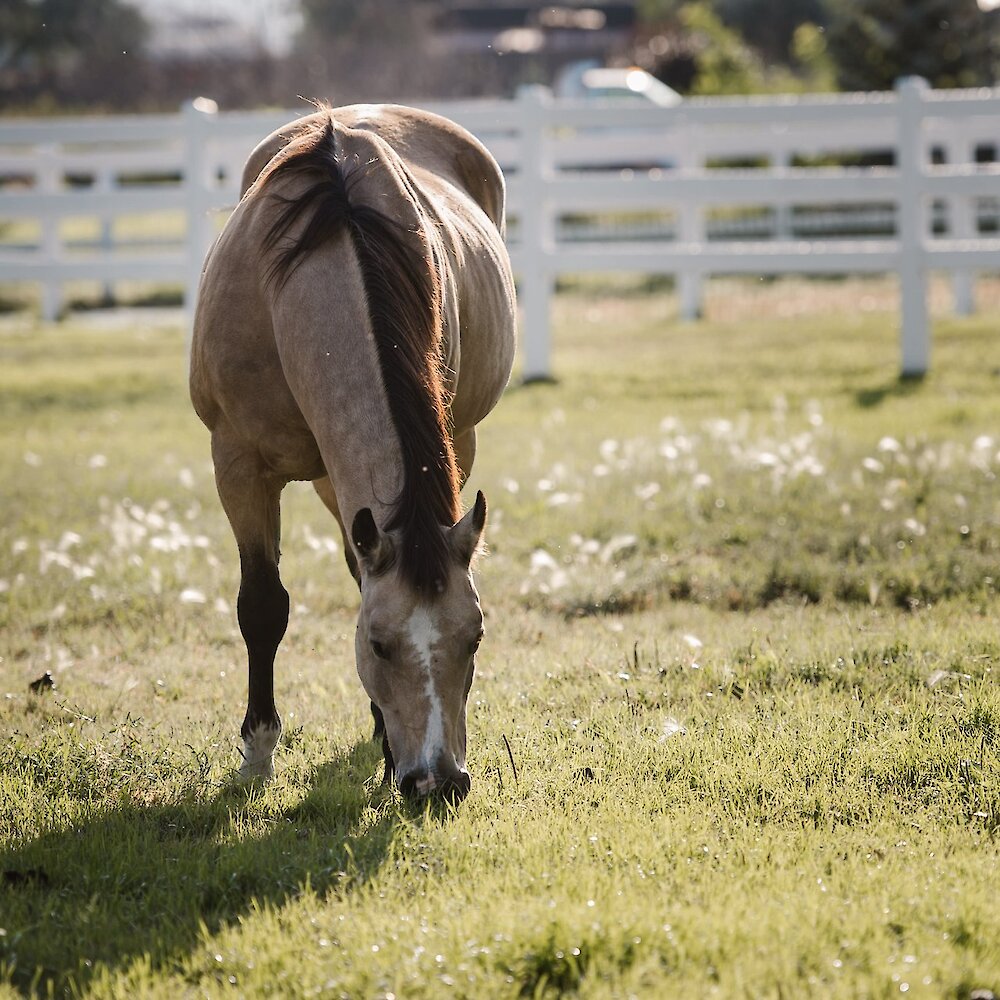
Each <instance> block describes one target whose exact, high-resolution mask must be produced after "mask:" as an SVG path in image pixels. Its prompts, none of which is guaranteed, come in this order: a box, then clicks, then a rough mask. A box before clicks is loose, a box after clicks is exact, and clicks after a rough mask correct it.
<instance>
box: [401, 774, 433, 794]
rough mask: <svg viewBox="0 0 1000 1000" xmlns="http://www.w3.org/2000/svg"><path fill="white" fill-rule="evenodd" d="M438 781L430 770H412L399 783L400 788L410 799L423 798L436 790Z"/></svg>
mask: <svg viewBox="0 0 1000 1000" xmlns="http://www.w3.org/2000/svg"><path fill="white" fill-rule="evenodd" d="M435 784H436V782H435V781H434V775H433V774H431V773H430V771H411V772H410V773H409V774H407V775H405V776H404V777H403V779H402V780H401V781H400V783H399V790H400V791H401V792H402V793H403V795H405V796H406V798H408V799H416V798H423V796H425V795H427V794H428V793H429V792H431V791H433V790H434V786H435Z"/></svg>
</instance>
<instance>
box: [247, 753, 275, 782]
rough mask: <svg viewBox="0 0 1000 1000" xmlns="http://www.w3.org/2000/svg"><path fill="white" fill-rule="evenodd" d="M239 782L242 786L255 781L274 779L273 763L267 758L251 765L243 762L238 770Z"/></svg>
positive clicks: (248, 762)
mask: <svg viewBox="0 0 1000 1000" xmlns="http://www.w3.org/2000/svg"><path fill="white" fill-rule="evenodd" d="M239 776H240V781H241V782H243V783H244V784H252V783H253V782H256V781H270V780H271V779H272V778H273V777H274V761H273V760H272V759H271V758H270V757H267V758H265V759H264V760H258V761H254V762H253V763H251V762H250V761H246V760H245V761H243V763H242V764H241V765H240V770H239Z"/></svg>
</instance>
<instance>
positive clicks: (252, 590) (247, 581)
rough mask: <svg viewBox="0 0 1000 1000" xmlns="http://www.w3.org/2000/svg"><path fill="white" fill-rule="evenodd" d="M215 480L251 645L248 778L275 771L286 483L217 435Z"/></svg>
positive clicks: (244, 731)
mask: <svg viewBox="0 0 1000 1000" xmlns="http://www.w3.org/2000/svg"><path fill="white" fill-rule="evenodd" d="M212 450H213V457H214V458H215V468H216V483H217V485H218V489H219V497H220V498H221V500H222V506H223V508H224V509H225V511H226V515H227V517H228V518H229V523H230V525H231V526H232V529H233V534H234V535H235V537H236V544H237V547H238V548H239V553H240V592H239V597H238V599H237V604H236V613H237V618H238V620H239V623H240V631H241V632H242V633H243V640H244V642H245V643H246V647H247V659H248V674H249V676H248V681H249V682H248V697H247V710H246V715H245V716H244V719H243V725H242V726H241V727H240V735H241V736H242V737H243V748H242V751H241V752H242V754H243V762H242V764H241V765H240V777H241V778H243V779H244V780H252V779H254V778H271V777H273V776H274V762H273V755H274V748H275V746H277V743H278V738H279V737H280V736H281V718H280V717H279V715H278V712H277V709H276V708H275V704H274V657H275V653H276V652H277V650H278V645H279V644H280V642H281V640H282V638H283V636H284V634H285V629H286V628H287V627H288V592H287V591H286V590H285V588H284V587H283V586H282V584H281V577H280V576H279V574H278V559H279V537H280V533H281V514H280V508H279V500H280V496H281V490H282V487H283V486H284V483H283V482H280V481H278V480H275V479H273V478H271V477H268V476H267V475H266V474H262V470H261V468H260V463H259V461H257V460H256V458H255V457H254V456H250V455H247V456H244V455H236V456H235V457H234V456H233V455H232V454H231V453H227V449H225V448H224V447H223V446H222V445H221V444H217V443H216V441H215V440H213V449H212Z"/></svg>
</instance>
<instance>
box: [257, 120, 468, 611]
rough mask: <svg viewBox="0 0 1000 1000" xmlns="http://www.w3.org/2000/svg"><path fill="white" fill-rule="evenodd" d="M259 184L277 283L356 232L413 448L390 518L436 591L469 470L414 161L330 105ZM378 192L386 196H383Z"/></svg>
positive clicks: (377, 335)
mask: <svg viewBox="0 0 1000 1000" xmlns="http://www.w3.org/2000/svg"><path fill="white" fill-rule="evenodd" d="M293 176H294V177H298V178H301V179H302V180H304V181H306V184H305V186H304V187H303V186H300V185H296V186H295V187H294V188H292V190H293V191H294V192H295V193H294V195H289V194H285V193H283V192H284V190H285V189H287V187H288V186H287V185H284V184H282V185H279V184H277V183H276V182H278V181H279V179H281V178H289V177H293ZM279 188H280V190H279ZM257 191H258V192H259V196H262V197H270V198H273V199H274V200H275V201H276V202H277V205H278V211H277V214H276V216H275V218H274V220H273V222H272V224H271V225H270V228H269V229H268V230H267V232H266V235H265V238H264V253H265V260H267V259H268V258H269V262H268V263H267V266H266V269H265V280H266V281H267V283H268V284H270V285H271V286H273V287H274V288H275V289H276V290H277V291H280V289H281V287H282V286H283V285H284V284H285V282H287V280H288V278H289V277H290V276H291V274H292V273H293V272H294V270H295V268H296V267H297V266H298V265H299V264H300V263H301V261H302V260H303V259H304V258H305V257H306V256H307V255H308V254H309V253H310V252H311V251H313V250H315V249H317V248H318V247H320V246H322V245H323V244H325V243H326V242H328V241H330V240H332V239H334V238H335V237H337V236H339V235H340V234H342V233H344V232H346V233H348V234H349V236H350V240H351V244H352V246H353V249H354V253H355V255H356V257H357V260H358V263H359V265H360V269H361V274H362V278H363V282H364V288H365V293H366V298H367V303H366V304H365V305H364V306H363V308H367V312H368V317H369V321H370V325H371V329H372V333H373V336H374V339H375V344H376V349H377V355H378V359H379V367H380V369H381V375H382V383H383V385H384V387H385V394H386V398H387V402H388V405H389V410H390V413H391V416H392V422H393V426H394V427H395V430H396V433H397V437H398V439H399V442H400V446H401V450H402V460H403V470H402V471H403V477H402V478H403V486H402V490H401V493H400V496H399V497H397V498H396V500H395V502H394V503H393V504H392V514H391V517H390V519H389V521H388V523H387V524H385V525H383V526H382V527H383V528H384V529H385V530H389V531H395V530H398V531H399V532H400V535H401V542H402V544H401V546H400V549H399V552H398V559H399V561H400V568H401V570H402V572H403V573H404V575H405V576H406V577H407V578H408V579H409V580H410V582H411V583H412V584H413V585H414V586H415V587H416V588H417V589H419V590H421V591H422V592H425V593H427V594H429V595H433V594H434V593H436V592H437V589H438V586H439V584H440V582H441V581H443V580H445V579H447V560H448V559H450V558H451V556H450V552H449V549H448V545H447V540H446V539H445V537H444V533H443V532H442V531H441V526H442V525H448V526H450V525H452V524H454V523H455V522H456V521H457V520H458V517H459V514H460V508H459V499H458V492H459V473H458V464H457V462H456V460H455V452H454V447H453V444H452V434H451V427H450V415H449V411H448V406H447V403H446V392H445V388H444V386H445V383H444V371H443V362H442V338H443V320H442V291H441V278H440V273H439V272H440V267H439V258H438V256H437V253H436V251H435V248H434V247H433V245H432V243H431V238H430V235H429V231H428V230H429V223H427V222H426V221H424V217H423V213H422V212H421V210H420V207H419V199H418V197H417V195H416V193H415V191H414V188H413V183H412V180H411V178H410V175H409V172H408V171H407V169H406V167H405V165H404V164H403V163H402V161H401V160H400V159H399V157H398V156H397V154H396V153H395V152H394V151H393V150H392V148H391V147H390V146H389V145H388V143H386V142H385V141H383V140H382V139H380V138H379V137H378V136H376V135H374V134H373V133H371V132H368V131H365V130H353V129H345V128H343V127H342V126H339V125H337V124H336V123H335V122H334V120H333V118H332V116H331V115H330V114H329V113H324V114H321V115H317V116H313V117H312V118H311V120H310V121H309V123H308V124H307V125H305V126H304V127H303V129H302V131H301V132H300V133H299V134H298V135H297V136H296V137H295V138H294V139H293V140H292V141H291V142H290V143H289V144H288V145H287V146H286V147H285V148H284V149H283V150H282V151H281V153H279V154H278V155H277V156H275V157H274V159H273V160H272V161H271V163H270V164H269V165H268V166H267V167H266V168H265V170H264V172H263V174H262V176H261V179H260V182H259V183H258V185H257ZM362 196H363V197H362ZM373 197H378V200H379V202H380V203H381V205H383V206H385V207H384V208H382V207H379V208H376V207H374V206H373V205H372V204H371V203H370V200H369V199H371V198H373ZM390 211H391V212H392V215H390V214H389V212H390ZM333 280H335V276H331V282H332V281H333Z"/></svg>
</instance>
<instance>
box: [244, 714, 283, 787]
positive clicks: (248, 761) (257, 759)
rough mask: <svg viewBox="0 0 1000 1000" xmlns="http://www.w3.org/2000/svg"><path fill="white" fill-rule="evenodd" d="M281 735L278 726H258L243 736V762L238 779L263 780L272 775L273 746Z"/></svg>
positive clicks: (268, 778)
mask: <svg viewBox="0 0 1000 1000" xmlns="http://www.w3.org/2000/svg"><path fill="white" fill-rule="evenodd" d="M279 736H281V727H280V726H260V727H258V728H257V729H254V730H252V731H251V732H250V734H249V735H248V736H245V737H244V738H243V750H242V751H241V753H242V754H243V763H242V764H241V765H240V779H241V780H242V781H254V780H255V779H258V778H262V779H264V780H265V781H267V780H270V779H271V778H273V777H274V748H275V747H276V746H277V745H278V737H279Z"/></svg>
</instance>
